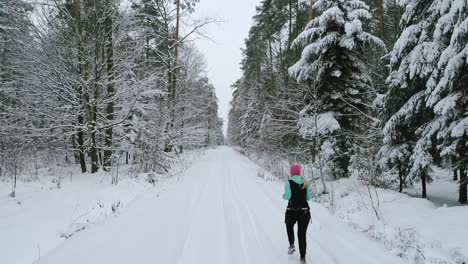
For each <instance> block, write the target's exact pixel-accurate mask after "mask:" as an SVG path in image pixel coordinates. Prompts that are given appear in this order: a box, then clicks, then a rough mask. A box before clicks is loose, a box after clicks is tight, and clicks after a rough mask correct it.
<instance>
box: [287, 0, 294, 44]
mask: <svg viewBox="0 0 468 264" xmlns="http://www.w3.org/2000/svg"><path fill="white" fill-rule="evenodd" d="M292 4H293V3H292V0H289V31H288V51H289V50H290V49H291V44H292V19H293V7H292Z"/></svg>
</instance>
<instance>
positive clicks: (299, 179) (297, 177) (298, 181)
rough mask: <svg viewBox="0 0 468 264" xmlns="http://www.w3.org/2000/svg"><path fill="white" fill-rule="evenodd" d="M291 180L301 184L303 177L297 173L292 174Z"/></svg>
mask: <svg viewBox="0 0 468 264" xmlns="http://www.w3.org/2000/svg"><path fill="white" fill-rule="evenodd" d="M291 180H292V181H293V182H295V183H297V184H303V183H304V179H303V178H302V176H299V175H296V176H292V177H291Z"/></svg>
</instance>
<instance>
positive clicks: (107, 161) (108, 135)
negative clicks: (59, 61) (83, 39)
mask: <svg viewBox="0 0 468 264" xmlns="http://www.w3.org/2000/svg"><path fill="white" fill-rule="evenodd" d="M107 8H108V9H109V12H107V17H106V22H105V23H106V34H107V35H106V55H107V62H106V63H107V81H108V83H107V98H108V100H109V102H108V103H107V107H106V114H107V116H106V118H107V121H108V122H112V120H114V98H113V97H114V41H113V36H112V27H113V21H112V15H113V12H112V10H113V6H111V0H108V1H107ZM112 134H113V131H112V126H109V127H108V128H106V129H105V131H104V136H105V139H104V142H105V146H106V147H105V149H104V166H103V167H104V170H106V171H108V170H110V167H111V165H112Z"/></svg>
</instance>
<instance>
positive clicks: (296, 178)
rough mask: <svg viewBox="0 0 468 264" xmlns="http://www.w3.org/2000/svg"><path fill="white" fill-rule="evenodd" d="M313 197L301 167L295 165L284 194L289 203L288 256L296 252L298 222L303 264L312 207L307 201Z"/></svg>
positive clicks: (287, 219)
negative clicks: (295, 235)
mask: <svg viewBox="0 0 468 264" xmlns="http://www.w3.org/2000/svg"><path fill="white" fill-rule="evenodd" d="M311 196H312V195H311V193H310V191H309V190H308V188H307V183H306V182H305V181H304V178H303V177H302V176H301V166H299V165H297V164H293V165H292V166H291V178H290V179H289V180H288V181H287V182H286V184H285V187H284V194H283V199H285V200H288V201H289V202H288V207H287V209H286V217H285V218H286V220H285V223H286V231H287V233H288V240H289V250H288V254H293V253H294V251H296V249H295V248H294V224H296V222H297V225H298V229H297V238H298V240H299V253H300V255H301V262H302V263H305V255H306V247H307V245H306V243H307V242H306V233H307V227H308V226H309V221H310V207H309V203H308V202H307V201H309V200H310V197H311Z"/></svg>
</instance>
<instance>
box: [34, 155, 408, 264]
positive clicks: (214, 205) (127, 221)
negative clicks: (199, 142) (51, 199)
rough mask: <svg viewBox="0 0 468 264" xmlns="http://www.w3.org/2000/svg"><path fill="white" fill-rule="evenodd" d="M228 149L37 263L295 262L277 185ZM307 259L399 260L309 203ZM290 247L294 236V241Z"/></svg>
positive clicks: (382, 263)
mask: <svg viewBox="0 0 468 264" xmlns="http://www.w3.org/2000/svg"><path fill="white" fill-rule="evenodd" d="M258 169H259V167H258V166H257V165H256V164H254V163H253V162H251V161H250V160H249V159H247V158H246V157H244V156H242V155H240V154H238V153H237V152H236V151H235V150H233V149H231V148H229V147H219V148H216V149H211V150H208V151H207V153H206V155H204V156H203V157H201V158H200V159H199V160H198V161H196V162H195V163H194V164H193V165H192V166H191V167H190V168H189V169H188V170H187V171H186V172H185V173H184V175H182V176H181V177H180V180H179V181H178V182H177V183H176V184H172V185H171V186H169V187H168V188H167V190H165V191H164V192H162V193H161V194H159V195H155V194H154V193H152V194H148V195H144V196H143V197H142V198H140V199H138V200H137V201H135V202H134V203H132V205H131V207H129V208H128V210H126V211H125V212H123V213H122V214H121V215H120V216H119V217H118V218H117V219H111V220H109V221H108V222H107V223H105V224H102V225H98V226H95V227H93V228H92V229H90V230H86V231H83V232H80V233H78V234H76V235H75V236H73V237H72V238H71V239H69V240H67V241H66V242H65V243H63V244H62V245H60V246H59V247H57V248H56V249H54V250H52V251H51V252H50V253H49V254H47V255H46V256H43V257H42V258H41V259H40V260H39V261H38V263H40V264H46V263H48V264H63V263H67V264H83V263H87V264H94V263H96V264H105V263H111V264H129V263H138V264H145V263H151V264H155V263H162V264H188V263H193V264H196V263H201V264H211V263H213V264H223V263H232V264H243V263H255V264H261V263H268V264H270V263H298V262H299V256H298V253H297V251H296V253H295V254H294V255H291V256H289V255H287V254H286V251H287V247H288V242H287V236H286V230H285V226H284V209H285V207H286V201H284V200H282V198H281V195H282V192H283V188H284V187H283V183H278V182H266V181H263V180H262V179H260V178H258V177H257V176H256V174H257V170H258ZM311 214H312V224H311V225H310V226H309V230H308V234H307V236H308V238H307V239H308V254H307V261H308V263H320V264H354V263H355V264H377V263H379V264H397V263H404V262H403V261H402V260H401V259H400V258H397V257H396V256H394V255H392V254H391V253H390V252H388V251H386V250H385V249H384V248H383V246H381V245H380V244H378V243H376V242H373V241H370V240H369V239H368V238H367V237H365V236H364V235H363V234H361V233H359V232H357V231H355V230H353V229H351V228H350V227H348V226H347V225H346V224H345V223H342V222H340V221H339V220H337V219H336V218H335V217H333V216H332V215H330V214H329V212H328V211H327V210H326V209H325V208H323V207H322V206H321V205H319V204H316V203H311ZM296 248H298V246H297V242H296Z"/></svg>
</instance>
